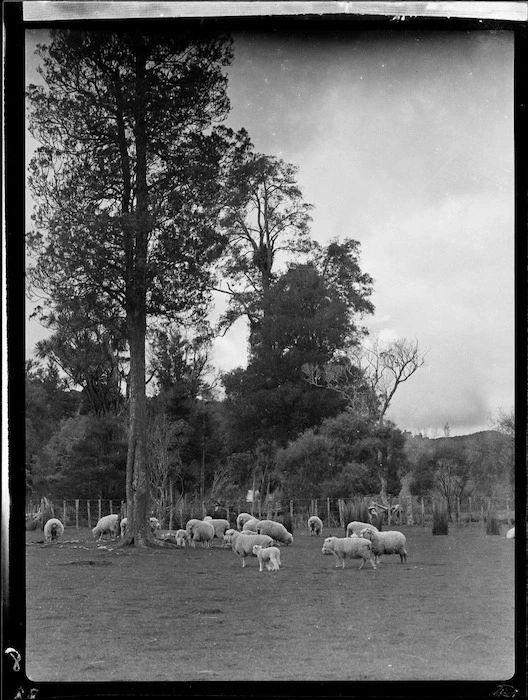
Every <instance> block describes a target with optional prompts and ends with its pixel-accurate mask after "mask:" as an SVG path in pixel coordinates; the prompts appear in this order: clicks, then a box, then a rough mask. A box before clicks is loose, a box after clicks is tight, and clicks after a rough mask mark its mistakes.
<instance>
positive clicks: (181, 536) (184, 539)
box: [175, 529, 191, 547]
mask: <svg viewBox="0 0 528 700" xmlns="http://www.w3.org/2000/svg"><path fill="white" fill-rule="evenodd" d="M175 538H176V544H177V545H179V546H180V547H186V546H187V545H188V544H191V540H190V537H189V535H188V534H187V531H186V530H181V529H180V530H176V535H175Z"/></svg>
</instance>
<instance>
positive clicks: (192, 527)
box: [185, 518, 215, 547]
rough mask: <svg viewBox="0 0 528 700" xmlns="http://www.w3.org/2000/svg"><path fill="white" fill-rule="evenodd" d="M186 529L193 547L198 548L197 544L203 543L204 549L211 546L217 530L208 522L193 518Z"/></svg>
mask: <svg viewBox="0 0 528 700" xmlns="http://www.w3.org/2000/svg"><path fill="white" fill-rule="evenodd" d="M185 529H186V531H187V534H188V535H189V538H190V540H191V547H196V543H197V542H201V543H202V546H203V547H210V546H211V544H212V542H213V537H214V536H215V529H214V527H213V526H212V525H211V523H210V522H208V521H207V520H197V519H196V518H192V519H191V520H189V521H188V522H187V525H186V526H185Z"/></svg>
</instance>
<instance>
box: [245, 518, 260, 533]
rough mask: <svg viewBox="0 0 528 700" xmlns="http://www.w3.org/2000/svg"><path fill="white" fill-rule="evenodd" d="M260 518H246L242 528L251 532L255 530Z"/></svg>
mask: <svg viewBox="0 0 528 700" xmlns="http://www.w3.org/2000/svg"><path fill="white" fill-rule="evenodd" d="M259 522H260V520H258V519H257V518H251V520H246V522H245V523H244V525H243V526H242V530H251V532H257V525H258V524H259Z"/></svg>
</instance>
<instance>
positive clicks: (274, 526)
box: [246, 520, 293, 544]
mask: <svg viewBox="0 0 528 700" xmlns="http://www.w3.org/2000/svg"><path fill="white" fill-rule="evenodd" d="M246 524H247V523H246ZM257 532H258V534H259V535H269V537H272V538H273V539H274V540H275V542H279V543H281V544H291V543H292V542H293V535H292V534H291V533H290V532H288V530H286V528H285V527H284V525H283V524H282V523H278V522H276V521H275V520H261V521H260V522H259V524H258V525H257Z"/></svg>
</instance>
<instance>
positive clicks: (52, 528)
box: [44, 518, 64, 542]
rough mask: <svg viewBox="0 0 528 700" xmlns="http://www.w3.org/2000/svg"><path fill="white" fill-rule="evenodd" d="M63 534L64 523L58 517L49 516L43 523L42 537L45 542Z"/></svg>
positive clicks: (56, 538)
mask: <svg viewBox="0 0 528 700" xmlns="http://www.w3.org/2000/svg"><path fill="white" fill-rule="evenodd" d="M63 535H64V525H63V524H62V523H61V521H60V520H59V519H58V518H50V519H49V520H48V521H47V522H46V524H45V525H44V538H45V540H46V542H53V541H54V540H58V539H59V537H62V536H63Z"/></svg>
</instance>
